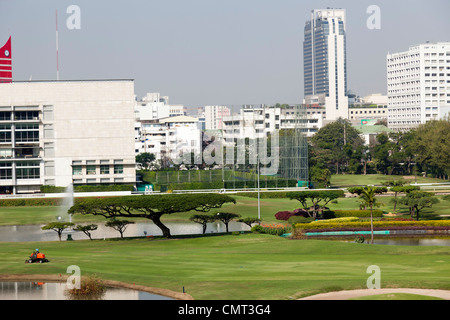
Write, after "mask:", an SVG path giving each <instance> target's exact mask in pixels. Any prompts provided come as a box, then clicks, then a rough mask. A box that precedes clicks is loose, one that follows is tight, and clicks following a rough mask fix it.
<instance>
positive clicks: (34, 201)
mask: <svg viewBox="0 0 450 320" xmlns="http://www.w3.org/2000/svg"><path fill="white" fill-rule="evenodd" d="M62 200H63V199H62V198H25V199H0V207H24V206H30V207H37V206H59V205H60V204H61V203H62Z"/></svg>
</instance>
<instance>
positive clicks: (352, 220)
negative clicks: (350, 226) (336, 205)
mask: <svg viewBox="0 0 450 320" xmlns="http://www.w3.org/2000/svg"><path fill="white" fill-rule="evenodd" d="M354 221H359V218H358V217H342V218H333V219H328V220H327V222H328V223H342V222H344V223H345V222H354ZM322 222H323V220H316V221H313V222H311V223H322Z"/></svg>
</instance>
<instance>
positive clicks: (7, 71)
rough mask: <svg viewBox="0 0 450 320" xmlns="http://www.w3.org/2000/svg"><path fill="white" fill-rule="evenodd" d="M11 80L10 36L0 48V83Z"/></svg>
mask: <svg viewBox="0 0 450 320" xmlns="http://www.w3.org/2000/svg"><path fill="white" fill-rule="evenodd" d="M1 82H8V83H10V82H12V55H11V37H9V39H8V41H6V43H5V45H4V46H3V47H1V48H0V83H1Z"/></svg>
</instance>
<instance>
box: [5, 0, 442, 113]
mask: <svg viewBox="0 0 450 320" xmlns="http://www.w3.org/2000/svg"><path fill="white" fill-rule="evenodd" d="M71 5H77V6H78V7H79V8H80V10H81V12H80V18H81V19H80V21H81V23H80V29H79V30H77V29H75V30H70V29H69V28H68V27H67V25H66V22H67V19H68V18H70V16H71V13H67V9H68V7H69V6H71ZM370 5H377V6H378V7H379V8H380V9H381V15H380V18H381V29H379V30H377V29H375V30H371V29H369V28H367V25H366V23H367V20H368V19H369V17H370V16H371V14H370V13H367V8H368V7H369V6H370ZM327 7H331V8H343V9H346V12H347V28H346V29H347V72H348V75H347V76H348V80H347V81H348V89H349V90H351V91H352V92H354V93H356V94H358V95H360V96H365V95H368V94H371V93H382V94H386V93H387V92H386V90H387V84H386V55H387V54H388V53H389V52H401V51H406V50H408V48H409V47H410V46H414V45H417V44H421V43H426V41H430V42H441V41H450V35H449V34H448V32H449V30H450V21H449V20H448V18H447V16H446V15H447V13H448V12H449V11H450V3H449V2H448V1H447V0H429V1H421V0H412V1H406V0H399V1H395V2H392V1H387V0H380V1H376V0H374V1H367V0H362V1H349V0H344V1H332V2H331V1H328V2H327V1H321V0H319V1H301V2H299V1H294V0H282V1H273V0H272V1H269V0H245V1H235V0H228V1H225V0H223V1H214V2H212V1H209V0H173V1H163V0H157V1H156V0H155V1H143V0H133V1H128V2H118V1H86V0H76V1H66V0H49V1H45V2H37V1H33V0H18V1H9V0H0V15H1V20H0V46H2V45H3V44H4V43H5V42H6V41H7V40H8V38H9V36H11V37H12V55H13V81H24V80H29V79H30V78H31V79H32V80H54V79H56V50H55V42H56V41H55V10H56V9H57V10H58V29H59V30H58V32H59V66H60V79H61V80H76V79H120V78H124V79H134V80H135V94H136V95H137V98H138V99H139V98H141V97H143V96H144V95H145V94H146V93H147V92H160V93H161V94H162V95H165V96H169V97H170V101H171V103H173V104H183V105H185V106H187V107H199V106H205V105H240V104H260V103H266V104H272V103H277V102H279V103H290V104H298V103H301V102H302V100H303V98H304V95H303V92H304V83H303V38H304V37H303V35H304V25H305V22H306V21H307V20H308V19H310V14H311V11H312V10H314V9H325V8H327Z"/></svg>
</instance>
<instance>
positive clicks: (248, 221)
mask: <svg viewBox="0 0 450 320" xmlns="http://www.w3.org/2000/svg"><path fill="white" fill-rule="evenodd" d="M238 222H242V223H245V224H246V225H248V226H249V227H250V228H251V227H252V224H253V223H259V222H260V220H259V219H257V218H251V217H247V218H242V219H239V220H238Z"/></svg>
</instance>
